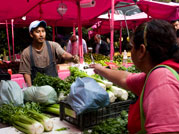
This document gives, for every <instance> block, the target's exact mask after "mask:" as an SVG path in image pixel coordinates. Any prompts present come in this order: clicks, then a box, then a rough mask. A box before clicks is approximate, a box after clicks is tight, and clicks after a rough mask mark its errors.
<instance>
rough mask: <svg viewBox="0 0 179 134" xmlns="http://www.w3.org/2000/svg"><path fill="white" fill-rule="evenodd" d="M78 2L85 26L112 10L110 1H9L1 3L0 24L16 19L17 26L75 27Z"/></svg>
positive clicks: (118, 0)
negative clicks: (37, 23) (36, 23)
mask: <svg viewBox="0 0 179 134" xmlns="http://www.w3.org/2000/svg"><path fill="white" fill-rule="evenodd" d="M28 1H29V2H28ZM85 1H95V4H94V5H93V4H91V7H88V8H84V7H85V5H84V4H82V3H84V2H85ZM121 1H125V2H131V3H133V0H116V1H115V2H121ZM78 2H80V3H81V22H82V24H83V25H86V24H92V23H93V24H94V22H93V21H91V20H92V19H93V18H95V17H97V16H99V15H100V14H102V13H104V12H105V11H107V10H109V9H110V8H111V1H110V0H61V1H59V0H18V1H15V0H8V1H2V2H1V5H0V22H2V21H5V20H9V19H14V23H15V24H16V23H17V24H21V25H29V23H30V22H31V21H33V20H36V19H40V20H45V21H47V23H48V25H55V26H73V24H74V23H76V24H77V22H78V6H77V3H78ZM88 6H90V5H88ZM58 8H59V9H60V10H62V12H63V13H64V14H63V13H62V14H61V15H60V14H59V13H58V11H57V10H58ZM65 11H66V12H65ZM23 16H24V17H26V20H22V17H23Z"/></svg>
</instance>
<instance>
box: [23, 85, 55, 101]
mask: <svg viewBox="0 0 179 134" xmlns="http://www.w3.org/2000/svg"><path fill="white" fill-rule="evenodd" d="M24 99H25V101H33V102H38V103H40V104H54V103H56V102H57V93H56V91H55V90H54V88H53V87H51V86H48V85H46V86H39V87H38V86H37V87H36V86H31V87H28V88H27V89H26V90H24Z"/></svg>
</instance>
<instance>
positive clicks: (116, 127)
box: [84, 111, 128, 134]
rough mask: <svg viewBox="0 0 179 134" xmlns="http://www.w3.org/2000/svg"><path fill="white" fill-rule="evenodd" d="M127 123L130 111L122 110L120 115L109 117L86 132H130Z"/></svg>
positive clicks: (87, 133) (104, 133)
mask: <svg viewBox="0 0 179 134" xmlns="http://www.w3.org/2000/svg"><path fill="white" fill-rule="evenodd" d="M127 123H128V113H127V112H126V111H121V114H120V116H119V117H117V118H110V119H107V120H105V121H103V122H101V123H100V124H98V125H96V126H94V127H93V128H92V129H91V130H85V131H84V134H128V130H127Z"/></svg>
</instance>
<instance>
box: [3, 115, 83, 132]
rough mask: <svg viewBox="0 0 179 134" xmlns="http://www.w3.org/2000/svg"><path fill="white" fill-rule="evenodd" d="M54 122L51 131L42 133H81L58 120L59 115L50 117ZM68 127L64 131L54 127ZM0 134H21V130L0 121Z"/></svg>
mask: <svg viewBox="0 0 179 134" xmlns="http://www.w3.org/2000/svg"><path fill="white" fill-rule="evenodd" d="M52 119H53V122H54V128H53V130H52V131H51V132H44V133H43V134H82V132H81V131H80V130H79V129H77V128H75V126H73V125H72V124H69V123H68V122H66V121H60V118H59V117H54V118H52ZM64 127H65V128H68V129H67V130H64V131H56V129H60V128H64ZM0 128H1V129H0V134H22V132H20V131H18V130H17V129H16V128H14V127H12V126H10V127H8V126H7V125H4V124H1V123H0Z"/></svg>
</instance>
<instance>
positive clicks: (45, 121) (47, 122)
mask: <svg viewBox="0 0 179 134" xmlns="http://www.w3.org/2000/svg"><path fill="white" fill-rule="evenodd" d="M29 114H30V117H32V118H34V119H35V120H37V121H39V122H40V123H41V124H42V125H43V126H44V130H45V131H51V130H52V129H53V121H52V119H50V118H48V117H47V116H45V115H43V114H40V113H37V112H35V111H29Z"/></svg>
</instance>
